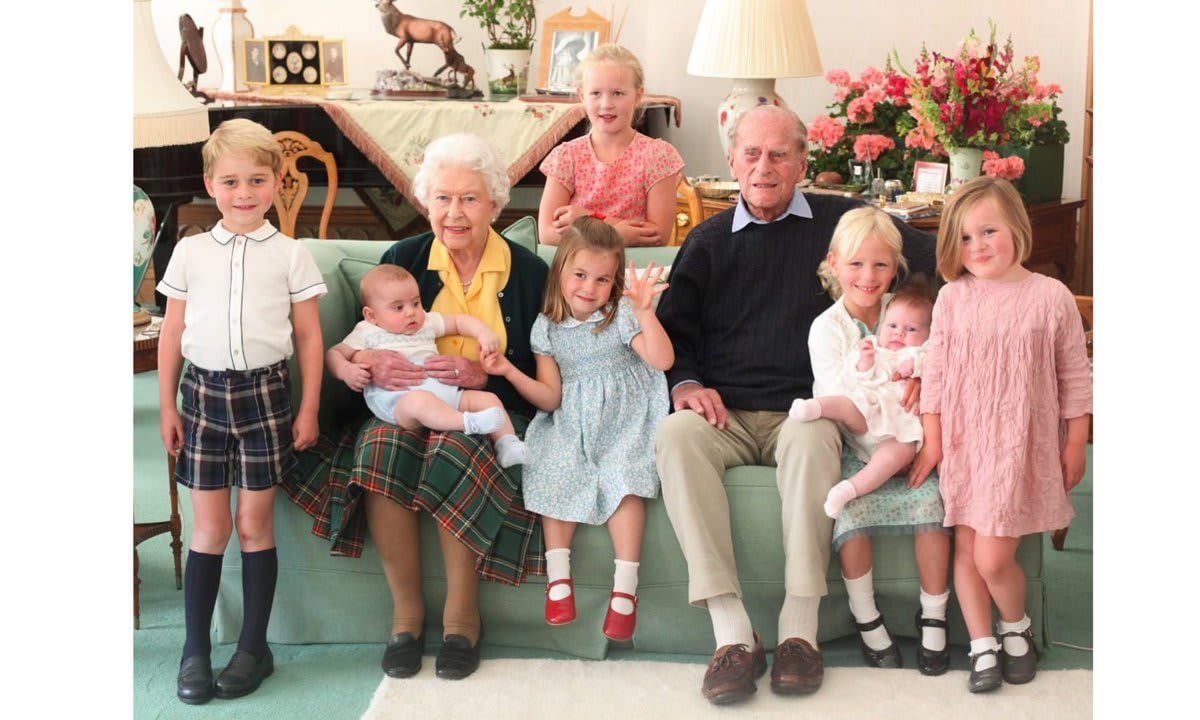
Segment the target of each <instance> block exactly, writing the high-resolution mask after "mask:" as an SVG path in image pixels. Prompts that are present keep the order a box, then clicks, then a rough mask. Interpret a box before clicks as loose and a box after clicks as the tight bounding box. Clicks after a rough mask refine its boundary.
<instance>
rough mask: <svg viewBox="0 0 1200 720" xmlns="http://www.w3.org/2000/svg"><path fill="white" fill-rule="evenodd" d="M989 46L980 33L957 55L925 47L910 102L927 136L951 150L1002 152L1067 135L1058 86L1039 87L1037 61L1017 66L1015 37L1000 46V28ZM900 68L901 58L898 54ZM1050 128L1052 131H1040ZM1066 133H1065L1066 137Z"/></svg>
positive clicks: (914, 75) (911, 83) (911, 80)
mask: <svg viewBox="0 0 1200 720" xmlns="http://www.w3.org/2000/svg"><path fill="white" fill-rule="evenodd" d="M990 30H991V33H990V35H989V37H988V41H987V43H986V44H985V43H984V42H983V41H982V40H981V39H980V38H979V37H978V36H976V35H975V31H974V30H971V32H970V34H969V35H968V36H967V38H966V39H965V40H963V42H962V43H961V44H960V45H959V47H958V51H957V53H956V54H955V55H954V56H952V57H951V56H946V55H942V54H940V53H937V52H933V53H931V52H929V50H928V49H927V48H925V47H922V48H921V54H920V55H919V56H918V57H917V62H916V67H915V72H914V73H908V72H907V71H905V70H904V69H903V67H902V66H901V70H902V71H903V72H904V75H905V76H906V77H907V78H908V79H909V83H908V100H909V103H910V104H911V105H912V113H913V117H914V118H915V119H916V120H917V122H918V125H919V126H920V127H923V128H924V131H925V132H927V133H930V134H932V136H933V138H934V139H936V141H937V142H939V143H941V144H942V145H943V146H944V147H946V148H963V147H983V148H998V147H1000V146H1002V145H1005V144H1007V143H1009V142H1012V141H1013V140H1014V139H1016V140H1017V141H1024V140H1025V139H1030V140H1031V139H1032V138H1033V137H1034V136H1038V135H1042V136H1045V135H1046V134H1047V132H1049V134H1052V135H1065V132H1066V126H1065V123H1064V124H1063V125H1061V126H1059V125H1055V124H1053V123H1055V121H1057V118H1058V113H1057V111H1056V108H1057V105H1056V104H1055V103H1054V98H1055V97H1057V93H1058V92H1059V91H1061V88H1059V87H1058V86H1057V85H1045V86H1043V85H1039V84H1038V81H1037V73H1038V70H1039V69H1040V65H1039V62H1038V59H1037V58H1036V57H1026V58H1024V59H1023V60H1022V62H1021V63H1020V64H1019V65H1017V64H1015V63H1014V62H1013V46H1012V38H1011V37H1010V38H1009V39H1008V41H1007V42H1006V43H1005V44H1004V47H1003V48H1001V47H999V46H997V45H996V26H995V24H990ZM893 56H894V57H896V62H897V65H899V56H898V55H896V53H895V51H894V50H893ZM1043 125H1049V127H1048V128H1047V130H1039V128H1041V127H1042V126H1043ZM1060 131H1061V132H1060Z"/></svg>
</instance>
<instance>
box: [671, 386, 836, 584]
mask: <svg viewBox="0 0 1200 720" xmlns="http://www.w3.org/2000/svg"><path fill="white" fill-rule="evenodd" d="M787 419H788V416H787V413H783V412H751V411H745V410H730V411H729V422H728V423H727V424H726V427H725V429H724V430H717V429H716V428H715V427H713V426H712V425H710V424H709V423H708V421H707V420H705V419H704V418H703V417H702V416H700V415H699V414H697V413H695V412H693V411H691V410H682V411H679V412H675V413H672V414H671V415H668V416H667V418H666V419H665V420H663V421H662V423H661V424H659V426H658V431H657V433H656V434H655V438H654V451H655V452H654V454H655V462H656V463H657V465H658V475H659V478H660V479H661V480H662V497H663V503H664V504H665V505H666V508H667V516H668V517H669V518H670V519H671V526H672V527H673V528H674V529H675V536H676V537H677V538H678V539H679V545H680V547H682V549H683V555H684V558H685V559H686V560H687V565H688V602H690V603H691V604H692V605H696V606H698V607H704V606H705V605H706V602H705V601H706V600H707V599H708V598H711V597H716V596H718V595H725V594H728V593H733V594H735V595H737V596H738V597H741V596H742V588H741V585H740V584H739V583H738V578H737V567H736V566H735V564H734V560H733V536H732V533H731V532H730V525H729V498H728V497H727V496H726V494H725V486H724V485H723V483H722V479H723V477H724V475H725V469H726V468H729V467H736V466H738V465H774V466H776V468H777V470H776V473H775V477H776V483H777V484H778V486H779V497H780V501H781V503H780V504H781V508H782V513H783V552H784V562H785V566H784V567H785V570H784V586H785V588H786V589H787V593H788V594H789V595H796V596H799V597H823V596H824V595H825V594H826V593H827V588H826V585H825V571H826V570H827V569H828V567H829V553H830V542H831V539H832V534H833V520H832V519H830V518H829V517H826V515H825V511H824V509H823V507H822V506H823V504H824V502H825V496H826V495H827V494H828V493H829V489H830V488H831V487H833V486H834V485H836V484H837V482H838V480H839V479H840V478H841V449H842V440H841V436H840V435H839V434H838V430H837V426H836V425H834V423H833V422H832V421H830V420H817V421H815V422H809V423H804V422H796V421H792V422H784V421H785V420H787Z"/></svg>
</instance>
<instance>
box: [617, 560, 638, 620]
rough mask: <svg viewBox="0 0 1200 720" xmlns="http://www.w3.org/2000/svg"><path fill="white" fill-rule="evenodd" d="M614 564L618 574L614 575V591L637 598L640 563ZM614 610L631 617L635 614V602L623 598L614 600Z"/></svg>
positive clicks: (619, 562)
mask: <svg viewBox="0 0 1200 720" xmlns="http://www.w3.org/2000/svg"><path fill="white" fill-rule="evenodd" d="M613 562H615V563H616V566H617V569H616V572H614V573H613V590H614V591H616V592H623V593H629V594H630V595H633V596H634V597H637V585H638V565H639V564H640V563H635V562H629V561H628V560H614V561H613ZM612 609H613V610H615V611H617V612H619V613H621V614H622V615H629V614H631V613H632V612H633V601H632V600H629V599H627V598H622V597H618V598H613V599H612Z"/></svg>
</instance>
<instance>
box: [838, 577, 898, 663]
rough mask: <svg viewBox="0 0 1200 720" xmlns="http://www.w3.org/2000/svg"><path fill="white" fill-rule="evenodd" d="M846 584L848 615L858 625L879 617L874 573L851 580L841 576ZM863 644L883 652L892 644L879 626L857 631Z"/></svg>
mask: <svg viewBox="0 0 1200 720" xmlns="http://www.w3.org/2000/svg"><path fill="white" fill-rule="evenodd" d="M842 580H844V581H845V582H846V594H847V595H848V596H849V598H850V614H851V615H853V616H854V619H855V620H856V621H857V622H860V623H869V622H871V621H872V620H874V619H875V618H877V617H879V608H877V607H875V581H874V571H872V570H868V571H867V574H866V575H863V576H862V577H859V578H854V579H853V580H851V579H850V578H848V577H846V576H844V575H843V576H842ZM859 635H862V638H863V642H865V643H866V644H867V647H869V648H871V649H872V650H883V649H884V648H886V647H888V646H889V645H891V644H892V641H891V640H889V639H888V634H887V630H886V629H885V628H884V627H883V625H880V626H879V627H877V628H875V629H874V630H868V631H866V632H862V631H859Z"/></svg>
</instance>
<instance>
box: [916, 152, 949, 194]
mask: <svg viewBox="0 0 1200 720" xmlns="http://www.w3.org/2000/svg"><path fill="white" fill-rule="evenodd" d="M949 177H950V166H949V165H948V164H946V163H935V162H925V161H921V160H919V161H917V164H916V165H915V166H914V167H913V192H919V193H937V194H939V195H941V194H943V193H945V192H946V181H947V180H948V179H949Z"/></svg>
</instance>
